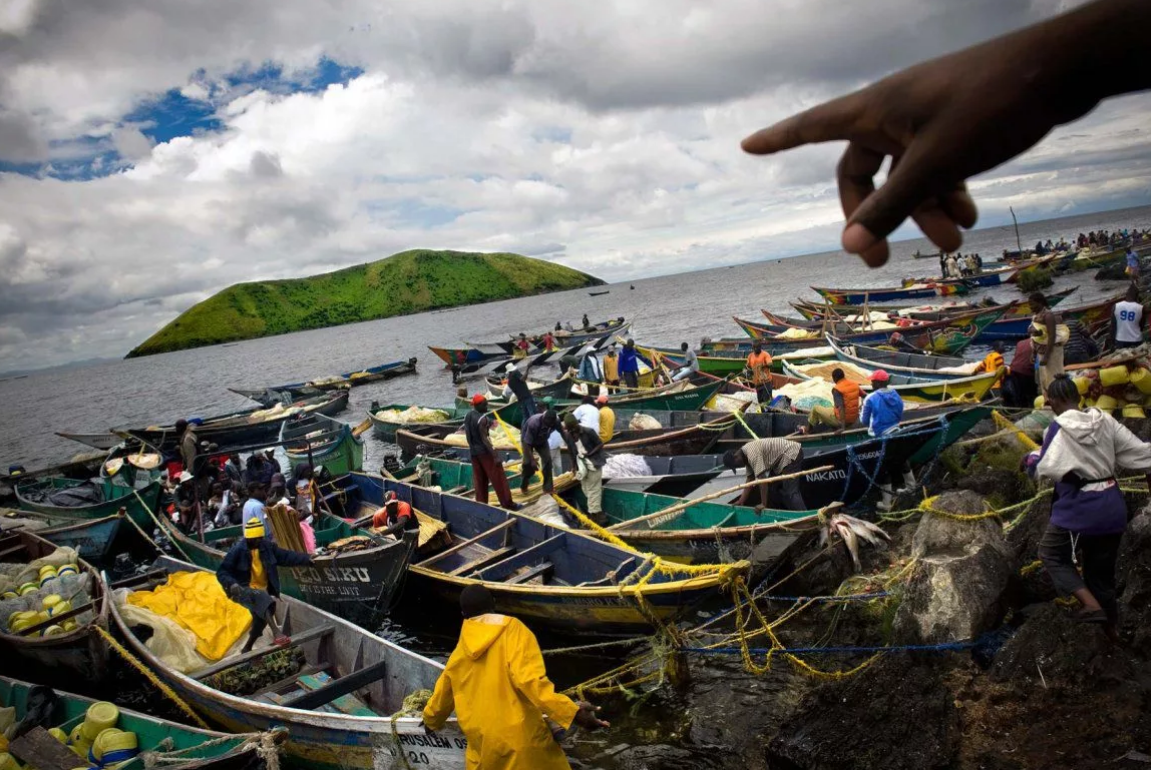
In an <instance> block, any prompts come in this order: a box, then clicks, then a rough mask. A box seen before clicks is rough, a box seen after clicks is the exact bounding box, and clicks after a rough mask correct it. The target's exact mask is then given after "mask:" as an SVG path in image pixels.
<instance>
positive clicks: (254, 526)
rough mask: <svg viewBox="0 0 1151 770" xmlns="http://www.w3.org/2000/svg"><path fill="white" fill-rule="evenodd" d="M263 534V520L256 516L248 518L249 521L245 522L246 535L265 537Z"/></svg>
mask: <svg viewBox="0 0 1151 770" xmlns="http://www.w3.org/2000/svg"><path fill="white" fill-rule="evenodd" d="M263 536H264V525H263V523H261V521H260V520H259V519H257V518H256V517H255V516H253V517H252V518H250V519H248V521H247V523H246V524H244V537H246V538H253V537H263Z"/></svg>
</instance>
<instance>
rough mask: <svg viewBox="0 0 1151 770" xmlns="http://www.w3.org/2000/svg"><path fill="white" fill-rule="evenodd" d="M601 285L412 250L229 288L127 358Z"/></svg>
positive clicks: (475, 256) (535, 268) (533, 265)
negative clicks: (320, 271) (301, 275)
mask: <svg viewBox="0 0 1151 770" xmlns="http://www.w3.org/2000/svg"><path fill="white" fill-rule="evenodd" d="M603 283H604V282H603V281H601V280H600V279H599V278H596V277H595V276H591V275H588V274H586V273H581V272H580V271H578V270H573V269H572V268H570V267H564V266H563V265H557V264H554V263H552V262H545V261H543V260H539V259H532V258H530V257H524V256H521V255H519V254H506V253H497V254H481V253H475V252H465V251H429V250H426V249H413V250H411V251H403V252H400V253H399V254H393V255H392V256H390V257H386V258H384V259H381V260H378V261H376V262H369V263H367V264H363V265H356V266H355V267H348V268H344V269H343V270H337V271H335V272H333V273H323V274H321V275H313V276H309V277H307V278H291V279H286V280H281V281H256V282H253V283H239V284H236V285H234V286H229V287H228V288H226V289H224V290H223V291H221V292H218V293H217V294H214V295H213V296H211V297H209V298H208V299H206V300H204V301H203V302H199V303H197V304H195V305H193V306H192V307H190V308H188V309H187V310H185V311H184V312H183V313H181V314H180V315H179V317H177V318H176V319H175V320H173V321H172V322H170V323H169V324H167V325H166V326H164V328H162V329H160V330H159V331H158V332H156V333H155V334H153V335H152V336H151V337H149V338H148V339H146V340H145V341H144V342H143V343H142V344H140V345H139V346H137V347H136V348H134V349H133V350H132V351H131V352H130V353H128V355H127V356H126V358H138V357H141V356H150V355H154V354H156V353H168V352H171V351H173V350H186V349H188V348H198V347H203V346H205V345H218V344H220V343H223V342H236V341H239V340H250V339H255V338H257V337H269V336H272V335H275V334H287V333H289V332H297V331H303V330H305V329H319V328H322V327H325V326H338V325H340V324H350V323H358V322H360V321H372V320H375V319H377V318H389V317H391V316H397V315H408V314H411V313H422V312H424V311H427V310H437V309H440V308H449V307H459V306H461V305H474V304H477V303H481V302H493V301H495V300H501V299H511V298H513V297H526V296H529V295H532V294H545V293H548V292H553V291H565V290H567V289H579V288H583V287H585V286H602V285H603Z"/></svg>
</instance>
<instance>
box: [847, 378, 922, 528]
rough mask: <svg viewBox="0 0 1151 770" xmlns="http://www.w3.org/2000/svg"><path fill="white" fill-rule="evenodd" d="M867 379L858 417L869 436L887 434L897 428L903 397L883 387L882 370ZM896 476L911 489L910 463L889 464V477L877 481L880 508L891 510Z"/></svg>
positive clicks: (912, 484)
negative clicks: (866, 393) (868, 391)
mask: <svg viewBox="0 0 1151 770" xmlns="http://www.w3.org/2000/svg"><path fill="white" fill-rule="evenodd" d="M868 379H870V380H871V393H869V394H868V396H867V398H865V399H863V412H862V414H861V415H860V418H859V419H860V421H861V422H862V423H863V424H864V425H866V426H867V434H868V435H869V436H876V437H882V436H887V435H890V434H891V433H894V432H895V431H896V430H898V429H899V421H900V420H902V419H903V399H902V398H900V396H899V394H898V393H897V392H895V391H894V390H891V389H889V388H888V387H887V385H888V383H889V382H890V381H891V377H890V376H889V375H888V374H887V372H885V371H884V370H882V369H876V370H875V371H874V372H872V373H871V376H870V377H869V378H868ZM900 476H902V477H903V485H904V487H906V488H907V489H911V488H913V487H914V486H915V474H913V473H912V472H911V466H909V465H908V464H907V463H906V462H905V463H902V464H900V465H893V466H892V467H891V474H890V478H888V479H887V480H886V481H883V482H881V483H880V484H879V492H880V494H881V495H882V498H883V499H882V501H881V502H880V503H879V505H878V506H877V507H878V508H880V509H881V510H884V511H890V510H891V508H892V504H893V502H894V494H895V493H894V492H893V491H892V486H893V485H894V483H895V482H896V481H898V480H899V477H900Z"/></svg>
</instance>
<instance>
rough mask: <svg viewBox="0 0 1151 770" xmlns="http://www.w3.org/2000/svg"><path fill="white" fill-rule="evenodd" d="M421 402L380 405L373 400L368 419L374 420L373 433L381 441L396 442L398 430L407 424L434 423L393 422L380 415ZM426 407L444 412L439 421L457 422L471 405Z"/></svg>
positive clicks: (401, 410)
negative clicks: (442, 417)
mask: <svg viewBox="0 0 1151 770" xmlns="http://www.w3.org/2000/svg"><path fill="white" fill-rule="evenodd" d="M419 406H420V405H419V404H384V405H382V406H381V405H380V403H379V402H377V401H373V402H372V406H371V408H370V409H369V410H368V419H369V420H371V421H372V435H373V436H375V437H376V438H378V439H379V440H380V441H386V442H387V443H389V444H394V443H396V431H397V430H399V429H400V428H403V427H405V426H407V425H427V424H434V423H433V422H431V421H429V422H427V423H401V422H393V421H392V420H388V419H384V418H382V417H380V414H381V413H383V412H404V411H407V410H408V409H411V408H412V407H419ZM422 408H424V409H430V410H435V411H438V412H443V414H444V419H443V420H439V421H438V422H456V423H458V422H459V421H460V420H462V419H464V416H465V415H467V413H468V411H469V410H470V409H471V406H470V405H469V406H468V407H467V408H464V409H461V408H460V407H458V406H428V407H422Z"/></svg>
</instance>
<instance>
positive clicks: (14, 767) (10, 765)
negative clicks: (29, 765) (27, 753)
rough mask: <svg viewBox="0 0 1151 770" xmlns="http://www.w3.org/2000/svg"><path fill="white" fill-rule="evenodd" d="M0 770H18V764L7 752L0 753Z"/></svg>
mask: <svg viewBox="0 0 1151 770" xmlns="http://www.w3.org/2000/svg"><path fill="white" fill-rule="evenodd" d="M0 770H20V763H19V762H17V761H16V757H14V756H12V755H11V754H9V753H8V752H7V751H5V752H0Z"/></svg>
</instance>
